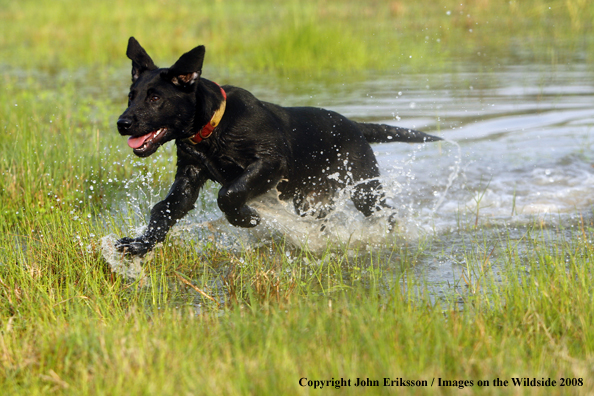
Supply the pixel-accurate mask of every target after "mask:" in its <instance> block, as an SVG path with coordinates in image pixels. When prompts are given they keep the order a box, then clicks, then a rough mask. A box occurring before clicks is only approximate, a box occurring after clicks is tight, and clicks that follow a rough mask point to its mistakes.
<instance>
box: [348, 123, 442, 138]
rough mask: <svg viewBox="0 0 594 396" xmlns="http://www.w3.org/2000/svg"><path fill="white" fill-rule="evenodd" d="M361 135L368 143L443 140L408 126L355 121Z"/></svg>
mask: <svg viewBox="0 0 594 396" xmlns="http://www.w3.org/2000/svg"><path fill="white" fill-rule="evenodd" d="M357 125H358V126H359V128H361V132H363V136H365V139H366V140H367V141H368V142H369V143H389V142H407V143H424V142H435V141H438V140H443V139H442V138H440V137H438V136H433V135H429V134H426V133H425V132H421V131H415V130H414V129H410V128H401V127H397V126H391V125H385V124H365V123H360V122H359V123H357Z"/></svg>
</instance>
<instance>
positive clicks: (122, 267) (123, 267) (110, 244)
mask: <svg viewBox="0 0 594 396" xmlns="http://www.w3.org/2000/svg"><path fill="white" fill-rule="evenodd" d="M117 239H118V238H117V237H116V236H115V235H113V234H110V235H106V236H104V237H103V238H101V253H102V254H103V258H105V261H107V263H108V264H109V266H110V267H111V271H112V272H115V273H116V274H118V275H121V276H123V277H125V278H129V279H143V278H145V273H144V270H143V268H142V262H143V261H144V259H141V258H140V257H126V256H125V255H124V254H122V253H121V252H118V251H117V250H116V248H115V243H116V241H117Z"/></svg>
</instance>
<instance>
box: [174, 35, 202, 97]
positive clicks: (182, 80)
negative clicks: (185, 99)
mask: <svg viewBox="0 0 594 396" xmlns="http://www.w3.org/2000/svg"><path fill="white" fill-rule="evenodd" d="M205 52H206V50H205V48H204V46H203V45H201V46H198V47H196V48H194V49H193V50H191V51H189V52H186V53H185V54H183V55H182V56H181V57H180V58H179V59H178V60H177V62H175V64H174V65H173V66H171V67H170V68H169V70H168V71H167V74H166V78H167V79H169V80H170V81H171V82H172V83H174V84H175V85H178V86H180V87H189V86H190V85H192V84H194V83H196V82H198V80H199V79H200V75H201V74H202V63H203V62H204V53H205Z"/></svg>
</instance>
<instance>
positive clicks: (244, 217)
mask: <svg viewBox="0 0 594 396" xmlns="http://www.w3.org/2000/svg"><path fill="white" fill-rule="evenodd" d="M204 53H205V49H204V46H199V47H196V48H194V49H193V50H191V51H189V52H187V53H185V54H184V55H182V56H181V57H180V58H179V60H178V61H177V62H175V64H174V65H173V66H171V67H170V68H158V67H157V66H155V64H154V63H153V60H152V59H151V58H150V56H149V55H148V54H147V53H146V51H145V50H144V49H143V48H142V47H141V46H140V44H139V43H138V41H136V40H135V39H134V38H133V37H131V38H130V40H129V42H128V49H127V51H126V55H127V56H128V58H130V59H131V60H132V86H131V87H130V94H129V95H128V98H129V100H128V108H127V109H126V111H124V113H123V114H122V115H121V116H120V118H119V119H118V121H117V126H118V131H119V132H120V134H121V135H129V136H130V137H129V139H128V146H130V148H132V150H133V151H134V154H136V155H137V156H139V157H147V156H149V155H151V154H153V153H154V152H155V151H156V150H157V149H158V148H159V146H161V145H162V144H164V143H166V142H168V141H170V140H175V144H176V146H177V172H176V175H175V181H174V182H173V185H172V186H171V190H170V191H169V193H168V195H167V197H165V199H164V200H163V201H161V202H159V203H157V204H156V205H155V206H154V207H153V209H152V210H151V217H150V221H149V224H148V227H147V229H146V231H145V233H144V234H143V235H142V236H140V237H138V238H122V239H120V240H119V241H118V242H117V243H116V247H117V249H118V250H119V251H122V252H126V253H128V254H131V255H138V256H143V255H144V254H146V253H147V252H148V251H149V250H151V249H152V248H153V247H154V246H155V244H156V243H158V242H162V241H163V240H164V239H165V236H166V235H167V232H168V231H169V229H170V228H171V227H172V226H173V225H174V224H175V223H176V221H177V220H179V219H181V218H182V217H183V216H185V215H186V213H188V211H190V210H191V209H193V208H194V203H195V202H196V199H197V198H198V193H199V191H200V188H201V187H202V186H203V185H204V183H205V182H206V181H207V180H213V181H215V182H217V183H219V184H220V185H221V189H220V191H219V194H218V199H217V203H218V205H219V208H221V210H222V211H223V213H224V214H225V216H226V218H227V219H228V221H229V222H230V223H231V224H233V225H235V226H240V227H254V226H256V225H257V224H258V223H259V222H260V216H259V215H258V213H257V212H256V211H255V210H254V209H253V208H251V207H250V206H249V205H248V203H249V201H250V200H251V199H253V198H255V197H258V196H259V195H262V194H264V193H266V192H267V191H268V190H270V189H273V188H276V189H277V190H278V192H279V198H280V199H282V200H287V199H292V200H293V203H294V206H295V210H296V212H297V213H298V214H300V215H306V214H311V215H314V216H317V217H319V218H321V217H324V216H325V215H326V213H328V211H329V210H331V209H332V203H333V200H334V198H335V197H336V195H337V193H338V191H339V190H341V189H344V188H345V187H347V186H350V187H351V199H352V201H353V203H354V204H355V206H356V207H357V209H358V210H360V211H361V212H362V213H363V214H364V215H365V216H370V215H371V214H373V213H374V212H376V211H378V210H381V209H385V208H390V206H389V205H388V204H386V202H385V197H384V194H383V192H382V187H381V184H380V182H379V180H378V176H379V169H378V165H377V162H376V159H375V156H374V154H373V150H372V149H371V146H370V145H369V143H374V142H394V141H403V142H415V143H416V142H431V141H436V140H441V139H440V138H438V137H435V136H431V135H427V134H425V133H423V132H419V131H414V130H410V129H405V128H399V127H394V126H389V125H378V124H363V123H358V122H354V121H351V120H349V119H347V118H346V117H344V116H342V115H340V114H338V113H335V112H333V111H329V110H324V109H319V108H314V107H281V106H278V105H275V104H272V103H267V102H263V101H260V100H258V99H256V98H255V97H254V96H253V95H252V94H251V93H249V92H248V91H246V90H244V89H242V88H238V87H234V86H230V85H225V86H223V87H220V86H219V85H217V84H216V83H214V82H212V81H209V80H207V79H204V78H201V72H202V63H203V60H204Z"/></svg>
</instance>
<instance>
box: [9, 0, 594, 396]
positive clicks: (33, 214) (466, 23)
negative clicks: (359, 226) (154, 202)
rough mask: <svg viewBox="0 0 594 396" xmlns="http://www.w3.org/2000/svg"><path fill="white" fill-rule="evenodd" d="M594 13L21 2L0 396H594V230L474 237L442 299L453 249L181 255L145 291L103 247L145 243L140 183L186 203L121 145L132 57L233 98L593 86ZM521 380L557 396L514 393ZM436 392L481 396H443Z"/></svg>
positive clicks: (165, 158)
mask: <svg viewBox="0 0 594 396" xmlns="http://www.w3.org/2000/svg"><path fill="white" fill-rule="evenodd" d="M593 9H594V6H592V5H591V4H590V2H587V1H581V0H567V1H535V0H533V1H522V2H519V1H518V2H515V1H514V2H507V1H506V2H496V1H488V0H483V1H478V0H477V1H472V2H468V3H467V4H466V3H465V4H464V5H462V6H461V5H460V3H459V2H457V3H454V2H445V1H437V0H435V1H428V0H427V1H420V2H404V1H391V2H381V1H374V2H366V3H361V2H355V1H353V2H351V1H346V0H345V1H325V2H307V1H305V2H304V1H300V2H292V1H289V2H282V3H279V2H268V1H260V2H228V1H211V2H203V3H202V2H201V3H194V2H189V1H182V2H176V3H175V4H173V3H172V2H168V1H143V2H140V1H127V2H123V1H122V2H91V3H88V2H87V3H84V4H83V3H82V2H80V1H74V0H65V1H53V2H49V1H45V0H42V1H19V2H9V1H2V0H0V33H1V34H0V63H2V65H3V66H5V69H4V70H5V71H3V72H2V74H0V78H1V88H0V214H1V219H2V220H1V221H0V390H1V391H0V392H1V393H2V394H7V395H13V394H14V395H46V394H63V395H70V394H71V395H80V394H92V395H122V394H132V395H133V394H138V395H144V394H160V395H170V394H171V395H173V394H195V395H200V394H208V395H228V394H309V393H316V392H319V393H320V394H327V393H331V392H341V394H342V393H346V394H355V393H363V390H362V389H360V388H357V387H354V386H350V387H349V386H343V387H342V388H341V389H340V390H336V389H332V390H330V389H323V390H321V391H318V390H314V389H312V388H311V387H303V386H300V385H299V381H300V379H301V378H307V379H308V380H331V379H333V378H334V379H340V378H345V379H347V380H348V379H351V382H352V383H353V384H354V382H355V381H356V379H357V378H363V379H366V378H370V379H372V380H379V381H380V383H381V384H383V378H385V377H389V378H391V379H397V378H403V379H407V380H427V381H428V383H429V384H431V381H432V380H435V381H436V383H435V384H434V385H433V386H432V387H431V386H427V387H423V388H402V387H398V388H397V387H384V386H379V387H374V388H373V389H371V391H372V392H373V393H379V394H388V393H394V392H405V393H409V394H455V393H458V392H471V391H477V390H479V385H478V381H479V380H481V381H483V380H487V381H489V385H488V386H483V387H481V389H480V390H481V391H482V392H483V393H485V394H510V393H518V394H524V393H527V394H551V393H557V394H567V393H570V394H571V393H574V394H585V393H588V392H592V391H594V385H593V384H594V382H593V381H592V379H591V378H593V375H594V369H593V367H594V357H593V351H594V339H593V337H592V334H593V333H592V331H591V329H592V326H593V324H594V323H593V321H594V298H593V290H592V286H591V278H592V273H593V271H594V267H593V266H594V264H593V262H592V260H591V258H592V256H593V254H594V247H593V245H592V243H591V241H592V240H593V239H594V224H593V222H592V218H591V217H590V216H587V215H585V219H584V220H576V221H574V222H573V223H572V224H571V227H569V228H568V229H557V228H547V227H544V226H542V225H541V224H540V223H539V224H536V223H535V224H530V225H528V226H525V227H523V228H521V229H520V231H517V230H515V231H514V232H513V233H512V232H510V231H509V230H505V229H503V230H489V229H481V228H480V227H478V228H477V227H476V225H475V223H474V218H473V219H471V220H469V221H467V223H468V224H461V225H460V230H462V231H461V234H462V235H463V236H461V237H460V238H463V239H464V241H463V243H462V244H461V246H462V247H463V248H461V249H459V251H458V253H457V256H456V257H455V259H456V261H457V262H458V263H464V268H462V269H461V272H460V273H457V275H456V277H455V279H452V280H448V282H451V284H450V285H447V284H446V285H444V290H445V292H444V293H443V294H439V293H434V292H432V291H431V290H429V289H428V286H427V285H425V284H424V283H423V282H422V281H421V280H420V279H422V277H419V276H417V273H416V272H417V271H416V270H417V269H418V267H419V266H418V264H419V262H421V261H422V260H425V259H427V258H428V257H435V258H436V259H437V260H439V259H441V258H443V257H444V256H445V255H446V253H445V252H444V251H443V250H442V249H441V248H440V247H439V246H440V244H442V243H441V242H442V241H439V240H438V238H439V236H438V237H435V239H433V240H431V239H428V240H420V241H419V240H417V241H414V242H409V243H405V242H403V241H401V240H395V241H394V243H392V244H388V246H381V247H378V248H377V249H376V250H374V249H371V250H363V249H362V250H357V249H358V248H357V247H356V246H346V247H344V248H334V249H333V250H328V251H327V252H322V253H316V254H314V253H312V252H310V251H308V250H307V249H295V248H290V247H287V246H285V245H284V244H283V241H282V240H276V241H275V242H270V243H268V244H266V245H264V246H263V247H260V248H255V247H254V248H249V249H248V248H247V247H246V248H245V249H235V250H234V249H222V248H220V245H218V244H217V241H216V239H215V238H214V237H213V238H205V239H204V240H197V239H190V240H184V239H183V238H176V237H171V238H170V239H168V241H167V242H166V244H165V246H163V247H162V248H160V249H157V250H156V252H155V254H154V256H153V257H152V258H151V259H149V260H147V262H146V263H145V272H146V275H147V277H146V278H144V279H142V280H137V281H132V280H128V279H124V278H122V277H120V276H118V275H116V274H114V273H113V272H112V271H111V268H110V267H109V266H108V264H107V263H106V261H105V259H104V257H103V256H102V254H101V250H100V245H101V237H103V236H104V235H107V234H110V233H113V234H116V235H122V234H125V233H130V232H131V229H132V228H133V227H134V226H137V225H138V224H139V223H142V221H143V216H145V215H146V213H147V208H146V207H141V208H140V209H141V210H140V212H141V213H140V214H139V215H138V216H136V212H134V209H133V208H132V209H131V208H128V207H126V205H125V204H122V202H124V203H125V202H129V198H128V196H127V194H130V193H132V190H135V187H138V186H137V185H135V184H134V182H132V183H131V182H129V180H130V179H132V178H133V177H136V175H137V174H139V173H140V174H144V175H147V176H146V177H145V178H144V179H143V180H142V183H140V182H138V184H142V188H145V189H156V190H158V189H163V188H165V189H166V188H167V187H168V184H169V183H170V179H171V173H172V171H173V166H174V163H173V160H172V156H171V154H172V153H171V151H170V148H169V149H166V148H162V149H161V150H160V155H157V156H155V157H151V158H149V159H147V160H138V159H136V158H132V157H131V156H130V154H129V152H128V150H126V149H125V143H122V139H121V137H119V136H118V135H117V133H116V132H115V128H114V120H115V117H117V115H118V114H120V113H121V111H122V109H123V108H124V106H125V101H126V93H127V85H128V83H129V75H128V68H129V61H128V60H127V59H125V57H124V50H125V45H126V40H127V38H128V37H129V36H130V35H134V36H136V37H137V38H138V39H139V40H140V42H141V43H142V44H144V45H146V48H147V49H148V51H149V53H151V54H154V56H155V58H156V59H159V60H168V61H173V60H174V59H175V58H176V57H177V56H179V54H180V53H181V52H184V51H186V50H188V49H189V48H191V47H193V46H195V45H196V44H199V43H204V44H206V45H207V48H208V51H209V52H208V56H209V58H208V59H209V60H208V62H209V66H208V67H210V68H212V69H211V70H212V71H214V70H216V73H212V74H215V75H216V76H221V75H223V76H224V75H226V74H227V73H228V74H229V75H233V74H234V73H236V74H237V75H243V74H242V73H244V72H250V71H253V72H257V73H267V72H271V74H279V75H283V76H284V75H288V74H292V73H302V74H303V73H304V74H306V75H308V76H309V75H316V74H317V73H320V72H324V73H326V72H330V73H333V72H334V71H338V72H341V73H342V72H344V73H349V72H357V71H368V70H391V69H393V68H399V67H404V68H409V70H415V71H420V72H421V71H423V72H424V71H439V70H444V69H449V68H450V67H451V64H452V63H464V62H468V63H471V64H473V65H474V66H476V67H478V68H480V67H483V66H487V67H490V66H493V65H497V64H498V63H522V62H545V63H566V62H570V61H572V60H574V59H576V58H577V59H581V60H582V61H584V62H591V61H592V58H591V56H592V53H594V52H592V39H591V37H593V36H592V20H593ZM448 12H449V13H448ZM470 30H472V31H470ZM479 52H480V55H479ZM158 63H159V62H158ZM273 78H277V77H273ZM285 80H286V79H285ZM167 150H169V151H167ZM127 187H130V188H127ZM144 205H145V206H148V204H146V203H145V204H144ZM135 216H136V217H135ZM471 217H472V216H471ZM139 219H140V220H139ZM464 221H465V220H463V219H462V220H461V222H464ZM512 235H513V236H512ZM444 238H446V236H444ZM444 243H447V241H446V242H444ZM447 254H450V253H447ZM512 377H515V378H519V377H530V378H533V377H536V378H539V379H540V378H545V379H546V378H549V377H550V378H552V379H555V380H556V381H557V386H556V387H554V388H546V387H522V388H517V387H513V385H512V384H511V383H508V386H507V387H496V386H495V385H494V379H495V378H500V379H502V380H508V381H511V378H512ZM438 378H442V379H447V380H462V381H464V380H467V381H473V385H472V386H470V385H469V384H467V385H464V386H463V387H464V390H461V389H460V387H458V386H450V387H438V386H437V381H438ZM561 378H570V379H575V380H576V382H575V385H576V386H571V387H569V388H567V387H560V386H559V384H560V380H561ZM579 379H582V382H581V385H580V383H579V382H578V380H579ZM367 391H369V389H367Z"/></svg>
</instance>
